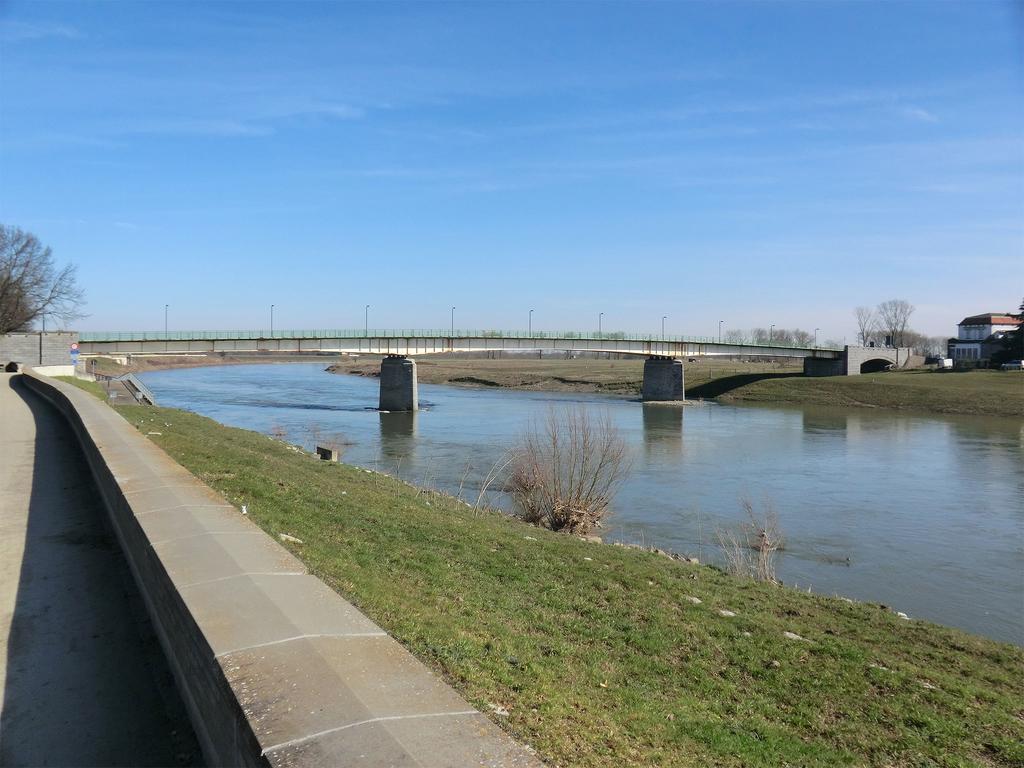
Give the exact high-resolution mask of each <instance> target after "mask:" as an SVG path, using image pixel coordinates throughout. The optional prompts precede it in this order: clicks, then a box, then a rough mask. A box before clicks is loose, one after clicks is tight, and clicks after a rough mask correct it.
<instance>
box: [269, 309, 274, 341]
mask: <svg viewBox="0 0 1024 768" xmlns="http://www.w3.org/2000/svg"><path fill="white" fill-rule="evenodd" d="M270 336H271V338H273V336H274V305H273V304H271V305H270Z"/></svg>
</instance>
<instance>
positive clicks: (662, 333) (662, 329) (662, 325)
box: [661, 315, 668, 341]
mask: <svg viewBox="0 0 1024 768" xmlns="http://www.w3.org/2000/svg"><path fill="white" fill-rule="evenodd" d="M666 317H668V315H662V316H661V340H662V341H664V340H665V318H666Z"/></svg>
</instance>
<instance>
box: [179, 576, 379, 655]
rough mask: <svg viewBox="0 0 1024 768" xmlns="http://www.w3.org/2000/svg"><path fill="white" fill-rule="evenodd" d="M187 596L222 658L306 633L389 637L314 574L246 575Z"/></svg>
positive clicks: (192, 590)
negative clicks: (257, 619) (254, 619)
mask: <svg viewBox="0 0 1024 768" xmlns="http://www.w3.org/2000/svg"><path fill="white" fill-rule="evenodd" d="M182 595H183V596H184V598H185V603H186V605H188V608H189V610H190V611H192V615H193V616H195V618H196V621H197V622H198V623H199V624H200V626H202V627H203V629H204V631H205V633H206V639H207V641H208V642H209V643H210V647H211V648H212V649H213V652H214V653H215V654H216V655H217V656H223V655H225V654H229V653H237V652H238V651H241V650H246V649H255V648H259V647H263V646H267V645H270V644H275V643H282V642H289V641H292V640H297V639H302V638H306V637H322V636H335V637H343V636H353V635H356V636H364V637H365V636H374V635H376V636H383V635H385V632H384V630H382V629H381V628H380V627H378V626H377V625H376V624H374V623H373V622H372V621H370V620H369V619H368V618H367V617H366V616H364V615H363V614H362V613H361V612H360V611H358V610H356V608H355V607H354V606H353V605H352V604H351V603H349V602H347V601H346V600H341V599H339V598H338V596H337V595H336V594H335V593H334V592H333V591H332V590H331V589H330V587H328V586H327V585H326V584H324V583H323V582H322V581H320V579H318V578H316V577H314V576H280V575H263V576H244V577H241V578H238V579H226V580H221V581H214V582H208V583H206V584H200V585H197V586H194V587H189V588H187V589H183V590H182ZM252 616H259V617H260V620H259V621H252V619H251V617H252Z"/></svg>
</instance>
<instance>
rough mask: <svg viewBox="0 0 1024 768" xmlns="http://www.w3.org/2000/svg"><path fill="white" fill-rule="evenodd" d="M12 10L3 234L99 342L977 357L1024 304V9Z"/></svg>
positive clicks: (269, 6)
mask: <svg viewBox="0 0 1024 768" xmlns="http://www.w3.org/2000/svg"><path fill="white" fill-rule="evenodd" d="M1021 8H1022V6H1021V4H1019V3H1018V4H1014V3H1009V2H1006V3H999V2H971V3H953V2H941V3H940V2H933V3H911V2H900V3H882V4H869V3H794V4H781V3H756V4H744V3H708V4H703V3H624V4H616V3H597V2H590V3H503V4H486V3H470V4H455V3H453V4H442V3H416V4H408V5H406V4H399V3H372V4H356V3H325V4H317V3H308V2H303V3H299V2H295V3H285V4H274V3H255V4H243V3H225V4H216V3H201V4H199V3H197V4H187V3H164V4H160V3H127V2H123V3H112V2H108V3H97V4H91V3H87V2H75V3H70V4H63V3H57V2H50V3H19V2H0V45H2V49H0V52H2V60H0V220H2V221H4V222H5V223H8V224H16V225H19V226H21V227H23V228H26V229H29V230H31V231H33V232H35V233H36V234H38V235H39V236H40V237H41V238H42V239H43V240H44V241H45V242H47V243H48V244H50V245H51V246H52V247H53V249H54V252H55V254H56V256H57V258H58V259H59V260H62V261H72V262H74V263H76V264H77V265H78V267H79V270H80V276H81V282H82V285H83V287H84V288H85V290H86V293H87V298H88V302H89V303H88V307H87V311H88V312H89V317H87V318H85V319H84V320H82V321H80V322H79V323H78V327H79V328H80V329H83V330H147V329H161V328H162V326H163V310H164V304H170V306H171V309H170V325H171V326H172V327H174V328H190V329H202V328H221V329H224V328H259V327H266V325H267V324H268V315H269V306H270V304H271V303H273V304H275V305H276V309H275V325H276V326H277V327H278V328H353V327H361V326H362V323H363V307H364V305H365V304H370V305H372V309H371V310H370V323H371V325H372V326H375V327H380V328H385V327H418V328H430V327H446V326H447V325H448V323H449V318H450V315H449V311H450V308H451V307H452V306H453V305H454V306H455V307H456V308H457V309H456V325H458V326H460V327H464V328H518V327H525V326H526V323H527V312H528V310H529V309H530V308H533V309H534V310H535V312H534V327H536V328H547V329H562V328H579V329H590V328H594V327H596V324H597V315H598V313H599V312H604V313H605V316H604V327H605V329H606V330H607V329H611V328H616V329H625V330H637V331H648V332H657V331H659V330H660V323H661V317H662V315H668V318H669V319H668V322H667V326H668V329H669V330H670V332H674V333H685V334H708V335H710V334H714V333H715V332H717V328H718V321H719V320H722V319H724V320H725V324H726V327H727V328H729V327H734V328H735V327H751V326H755V325H761V326H767V325H769V324H771V323H774V324H776V325H777V326H787V327H788V326H801V327H804V328H808V329H813V328H815V327H819V328H821V329H822V330H821V337H822V338H835V339H841V338H842V337H844V336H846V337H848V338H852V337H853V335H854V334H855V328H854V322H853V314H852V312H853V308H854V307H855V306H857V305H859V304H875V303H877V302H878V301H881V300H884V299H888V298H893V297H898V298H906V299H908V300H910V301H911V302H912V303H913V304H915V305H916V306H917V313H916V314H915V316H914V318H913V321H912V324H913V325H914V326H915V327H916V328H918V330H921V331H923V332H926V333H931V334H949V333H952V332H953V331H954V330H955V328H954V326H955V324H956V322H957V321H958V320H960V319H961V318H962V317H963V316H965V315H969V314H975V313H978V312H985V311H1002V310H1006V309H1011V308H1016V306H1017V305H1018V304H1019V303H1020V300H1021V295H1022V294H1024V209H1022V206H1024V203H1022V201H1024V121H1022V112H1024V107H1022V104H1024V99H1022V98H1021V96H1022V91H1024V89H1022V84H1024V65H1022V62H1024V32H1022V29H1024V12H1022V10H1021Z"/></svg>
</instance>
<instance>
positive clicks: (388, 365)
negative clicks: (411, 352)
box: [380, 355, 419, 411]
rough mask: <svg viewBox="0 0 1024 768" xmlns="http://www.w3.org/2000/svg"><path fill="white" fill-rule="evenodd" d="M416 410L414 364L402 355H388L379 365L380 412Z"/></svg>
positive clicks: (417, 402) (417, 404)
mask: <svg viewBox="0 0 1024 768" xmlns="http://www.w3.org/2000/svg"><path fill="white" fill-rule="evenodd" d="M418 408H419V397H418V392H417V387H416V362H415V361H414V360H410V359H409V358H408V357H405V356H404V355H388V356H387V357H385V358H384V359H383V360H382V361H381V363H380V410H382V411H415V410H417V409H418Z"/></svg>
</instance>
